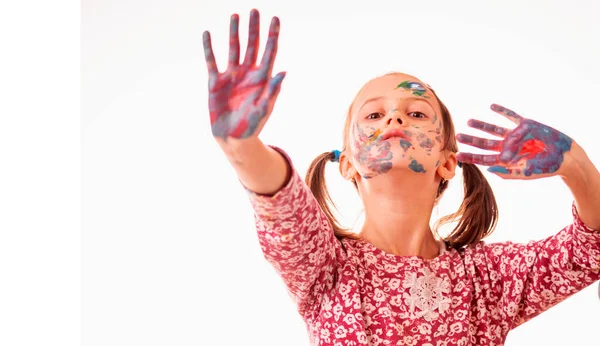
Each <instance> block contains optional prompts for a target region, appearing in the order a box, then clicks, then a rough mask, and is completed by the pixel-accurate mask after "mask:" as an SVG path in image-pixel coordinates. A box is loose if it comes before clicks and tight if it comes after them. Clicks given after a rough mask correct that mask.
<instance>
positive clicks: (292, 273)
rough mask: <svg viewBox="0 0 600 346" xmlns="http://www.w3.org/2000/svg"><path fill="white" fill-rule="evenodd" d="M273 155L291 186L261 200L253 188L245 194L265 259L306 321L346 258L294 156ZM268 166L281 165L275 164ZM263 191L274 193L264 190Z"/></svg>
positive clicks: (282, 153) (250, 179) (280, 153)
mask: <svg viewBox="0 0 600 346" xmlns="http://www.w3.org/2000/svg"><path fill="white" fill-rule="evenodd" d="M269 150H270V151H271V150H272V151H273V152H274V153H275V154H276V155H278V156H279V157H280V158H281V159H282V160H283V163H284V164H285V165H286V166H287V167H288V171H289V179H288V181H287V183H286V184H285V186H283V188H281V189H280V190H278V191H276V192H275V193H274V194H273V195H264V194H258V193H256V192H255V191H251V189H249V188H248V186H246V189H247V192H248V196H249V198H250V202H251V204H252V207H253V208H254V212H255V220H256V228H257V231H258V239H259V243H260V245H261V248H262V251H263V253H264V256H265V258H266V260H267V261H268V262H269V263H270V264H271V265H272V266H273V267H274V268H275V270H276V271H277V272H278V273H279V275H280V276H281V278H282V279H283V281H284V283H285V285H286V286H287V288H288V292H289V293H290V294H291V296H292V297H293V298H294V300H295V302H296V304H297V306H298V310H299V311H300V313H301V314H302V315H305V313H308V312H310V310H312V309H313V308H316V307H318V304H319V303H320V301H321V298H322V296H323V294H325V293H326V292H328V291H329V290H331V288H332V287H333V285H334V277H335V275H334V273H335V271H336V270H337V268H338V267H339V266H340V263H341V262H342V261H344V260H345V258H346V255H345V252H344V251H343V250H342V247H341V243H340V241H339V240H338V239H337V238H336V237H335V235H334V233H333V229H332V227H331V223H330V222H329V220H328V219H327V217H326V216H325V214H324V213H323V211H322V210H321V208H320V206H319V205H318V203H317V200H316V199H315V198H314V196H313V194H312V192H311V191H310V189H309V187H308V186H307V185H306V183H305V182H304V181H303V180H302V178H301V177H300V175H299V174H298V172H297V171H296V169H295V168H294V166H293V164H292V162H291V159H290V158H289V156H288V155H287V154H286V153H285V152H284V151H283V150H281V149H279V148H275V147H269ZM265 163H266V164H270V165H273V166H276V165H277V163H276V162H267V161H265ZM284 173H285V170H280V171H279V172H278V173H277V174H275V176H276V177H277V178H278V179H279V181H283V180H284V178H283V177H284ZM244 174H247V176H248V181H253V182H257V181H260V180H261V179H262V178H256V177H252V176H251V175H250V174H249V172H243V174H242V175H241V176H244ZM272 174H273V173H272ZM240 180H241V179H240ZM274 185H278V184H273V185H272V186H274ZM255 186H259V184H257V185H255ZM260 187H264V186H259V188H260ZM262 191H270V190H269V189H267V188H263V189H262Z"/></svg>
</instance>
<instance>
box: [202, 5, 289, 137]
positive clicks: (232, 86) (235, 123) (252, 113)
mask: <svg viewBox="0 0 600 346" xmlns="http://www.w3.org/2000/svg"><path fill="white" fill-rule="evenodd" d="M238 24H239V16H238V15H237V14H234V15H232V16H231V23H230V32H229V63H228V66H227V70H226V71H225V72H223V73H219V70H218V69H217V64H216V62H215V56H214V53H213V50H212V45H211V40H210V33H209V32H208V31H205V32H204V34H203V43H204V56H205V58H206V64H207V66H208V108H209V112H210V123H211V128H212V133H213V136H215V137H217V138H222V139H223V140H224V141H226V140H227V138H228V137H232V138H238V139H243V138H248V137H250V136H258V134H259V133H260V131H261V129H262V127H263V126H264V124H265V122H266V121H267V119H268V117H269V115H270V114H271V111H272V110H273V106H274V104H275V100H276V98H277V95H278V94H279V90H280V87H281V82H282V80H283V78H284V77H285V73H284V72H280V73H278V74H277V75H276V76H275V77H271V72H272V70H273V62H274V60H275V55H276V53H277V39H278V37H279V19H278V18H277V17H273V19H272V21H271V26H270V28H269V38H268V40H267V45H266V48H265V53H264V54H263V57H262V60H261V62H260V65H258V66H256V58H257V54H258V44H259V33H260V30H259V13H258V11H257V10H252V11H251V12H250V25H249V27H250V28H249V37H248V48H247V49H246V57H245V59H244V62H243V63H242V64H241V65H240V63H239V55H240V41H239V36H238Z"/></svg>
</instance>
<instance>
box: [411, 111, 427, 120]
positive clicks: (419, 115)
mask: <svg viewBox="0 0 600 346" xmlns="http://www.w3.org/2000/svg"><path fill="white" fill-rule="evenodd" d="M408 115H410V116H411V117H413V118H417V119H423V118H426V117H427V115H425V113H421V112H410V113H408Z"/></svg>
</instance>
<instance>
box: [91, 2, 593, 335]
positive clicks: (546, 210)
mask: <svg viewBox="0 0 600 346" xmlns="http://www.w3.org/2000/svg"><path fill="white" fill-rule="evenodd" d="M340 4H342V3H340ZM253 7H255V8H257V9H258V10H259V11H261V38H262V39H261V52H262V49H264V43H265V41H266V34H267V30H268V24H269V21H270V18H271V16H273V15H277V16H279V18H280V19H281V35H280V43H279V51H278V55H277V59H276V64H275V70H274V72H275V73H276V72H278V71H282V70H283V71H287V72H288V74H287V77H286V79H285V80H284V82H283V87H282V91H281V94H280V96H279V99H278V101H277V104H276V107H275V110H274V113H273V115H272V117H271V120H270V122H269V123H268V124H267V126H266V128H265V130H264V131H263V134H262V136H261V137H262V139H263V140H264V141H265V142H266V143H268V144H274V145H277V146H280V147H282V148H284V149H285V150H287V152H288V153H289V154H290V155H291V157H292V159H293V160H294V163H295V165H296V167H297V168H298V169H299V171H300V172H301V174H302V175H304V173H305V172H306V169H307V167H308V165H309V163H310V161H311V160H312V159H313V158H314V157H315V156H316V155H318V154H320V153H322V152H324V151H329V150H333V149H337V148H339V147H340V146H341V138H342V137H341V135H342V133H341V132H342V126H343V120H344V117H345V112H346V110H347V108H348V106H349V104H350V102H351V101H352V98H353V97H354V95H355V93H356V92H357V91H358V89H359V88H360V87H361V85H362V84H363V83H365V82H366V81H367V80H369V79H370V78H372V77H375V76H377V75H379V74H382V73H386V72H389V71H401V72H406V73H410V74H414V75H416V76H417V77H419V78H420V79H422V80H423V81H425V82H426V83H428V84H430V85H431V86H432V87H433V88H434V89H435V90H436V92H437V93H438V95H439V96H440V98H441V99H442V101H443V102H444V103H445V104H446V105H447V106H448V108H449V109H450V111H451V113H452V114H453V117H454V121H455V124H456V127H457V131H458V132H461V131H464V132H468V133H475V132H474V131H471V130H469V129H468V128H467V127H466V122H467V120H468V119H469V118H478V119H481V120H485V121H489V122H494V123H497V124H500V125H504V126H510V124H509V123H507V121H506V120H505V119H502V118H501V117H500V116H498V115H496V114H495V113H493V112H491V111H490V110H489V105H490V104H491V103H499V104H501V105H503V106H506V107H508V108H511V109H513V110H515V111H516V112H518V113H520V114H522V115H523V116H525V117H530V118H533V119H535V120H538V121H540V122H543V123H545V124H547V125H550V126H553V127H556V128H558V129H559V130H561V131H563V132H564V133H566V134H568V135H569V136H571V137H572V138H574V139H575V140H576V141H577V142H579V143H580V144H581V145H582V146H583V148H584V149H585V150H586V151H587V153H588V155H589V156H590V158H591V159H592V160H593V161H594V162H595V163H596V164H597V165H600V146H599V145H598V125H597V124H598V117H599V116H600V110H598V97H597V95H598V94H600V68H599V67H598V61H600V48H599V45H598V37H599V36H598V34H599V32H600V24H599V22H598V19H597V17H598V14H599V13H600V5H599V3H598V2H595V1H592V0H590V1H571V2H568V3H567V2H566V1H528V2H523V1H497V2H495V3H491V2H476V1H473V2H457V1H426V2H417V1H399V0H396V1H386V2H383V1H361V2H358V3H357V4H355V3H352V2H348V1H346V2H343V6H339V7H338V6H333V5H330V4H329V2H327V3H326V2H325V1H302V2H293V3H292V2H289V3H286V2H283V1H279V2H276V1H264V0H256V1H253V2H252V3H251V4H249V3H248V2H247V1H241V0H235V1H234V0H227V1H222V2H217V1H213V2H208V1H186V0H170V1H166V0H165V1H157V0H153V1H139V0H138V1H135V0H119V1H117V0H95V1H91V0H85V1H83V2H82V16H83V17H82V111H83V118H82V125H83V135H84V137H83V151H84V156H83V203H84V204H83V206H84V213H83V227H84V230H83V231H84V233H83V269H84V270H83V318H84V328H83V337H84V342H85V343H84V344H85V346H104V345H111V346H120V345H123V346H131V345H144V346H150V345H178V346H184V345H242V344H244V345H245V344H252V345H259V344H260V345H263V346H267V345H290V346H293V345H298V346H300V345H307V344H308V338H307V336H306V331H305V327H304V324H303V322H302V320H301V319H300V317H299V316H298V315H297V313H296V310H295V307H294V305H293V304H292V302H291V300H290V298H289V297H288V296H287V293H286V290H285V288H284V286H283V283H282V282H281V281H280V279H279V277H278V276H277V275H276V273H275V271H274V270H273V269H272V268H271V267H270V266H269V265H268V264H267V263H266V261H265V260H264V259H263V257H262V253H261V252H260V248H259V245H258V242H257V238H256V233H255V228H254V221H253V216H252V215H253V214H252V209H251V207H250V204H249V203H248V200H247V197H246V195H245V193H244V191H243V189H242V188H241V186H240V184H239V183H238V180H237V178H236V176H235V173H234V171H233V169H231V167H230V166H229V164H228V162H227V161H226V160H225V158H224V156H223V155H222V153H221V152H220V150H219V148H218V146H217V145H216V143H215V142H214V140H213V139H212V138H211V135H210V125H209V118H208V107H207V100H208V97H207V73H206V65H205V62H204V58H203V50H202V31H203V30H206V29H208V30H210V31H211V33H212V39H213V46H214V49H215V54H216V57H217V60H218V62H219V65H220V67H221V68H224V67H225V63H226V60H227V45H228V29H229V16H230V15H231V14H232V13H234V12H235V13H239V14H240V18H241V21H240V34H241V43H242V47H245V42H246V38H247V25H248V15H249V11H250V9H251V8H253ZM242 56H243V51H242ZM259 58H260V56H259ZM460 148H461V149H462V150H465V149H468V148H466V147H464V146H462V147H460ZM486 174H487V173H486ZM487 176H488V179H489V181H490V183H491V185H492V187H493V188H494V190H495V193H496V197H497V200H498V203H499V206H500V222H499V225H498V228H497V230H496V232H495V233H494V234H493V235H492V236H491V237H490V238H489V239H488V241H490V242H491V241H505V240H513V241H527V240H531V239H541V238H544V237H547V236H550V235H551V234H553V233H555V232H557V231H558V230H560V229H561V228H562V227H563V226H565V225H567V224H568V223H569V222H570V221H571V209H570V206H571V202H572V198H571V195H570V192H569V191H568V189H567V188H566V186H565V185H564V184H563V183H562V181H561V180H560V179H559V178H554V179H544V180H536V181H526V182H523V181H503V180H501V179H500V178H498V177H496V176H493V175H491V174H487ZM327 177H328V183H329V186H330V191H331V193H332V195H333V197H334V200H335V201H336V202H337V203H338V205H339V207H340V209H341V211H342V213H343V218H344V221H345V224H346V225H348V226H351V225H352V224H353V223H354V221H355V220H356V218H357V217H358V216H359V212H360V210H361V206H360V201H359V200H358V198H357V197H356V195H355V192H354V190H353V188H352V187H351V186H350V185H349V183H347V182H345V181H344V180H343V179H341V178H340V177H339V176H338V174H337V167H336V166H335V165H334V164H330V165H329V166H328V171H327ZM461 194H462V186H461V182H460V180H459V179H456V180H455V181H454V182H453V183H452V186H451V188H450V190H449V191H448V193H447V194H446V196H445V197H444V199H443V201H442V204H441V205H440V207H439V214H438V215H439V216H441V215H445V214H447V213H449V212H452V211H454V210H455V209H456V208H457V207H458V205H459V202H460V198H461V197H462V196H461ZM596 290H597V286H596V285H593V286H591V287H588V288H587V289H586V290H584V291H582V292H580V293H579V294H577V295H575V296H574V297H572V298H570V299H568V300H567V301H565V302H564V303H562V304H560V305H558V306H556V307H554V308H552V309H550V310H549V311H548V312H546V313H544V314H542V315H541V316H539V317H537V318H535V319H533V320H532V321H530V322H528V323H526V324H525V325H523V326H521V327H519V328H517V329H516V330H514V331H513V332H511V333H510V334H509V337H508V339H507V345H513V346H517V345H534V344H535V345H565V344H571V345H598V343H600V341H599V340H598V334H597V326H598V321H599V320H600V301H599V300H598V297H597V293H596V292H597V291H596Z"/></svg>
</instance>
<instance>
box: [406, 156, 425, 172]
mask: <svg viewBox="0 0 600 346" xmlns="http://www.w3.org/2000/svg"><path fill="white" fill-rule="evenodd" d="M408 168H410V169H412V170H413V171H414V172H417V173H425V169H424V168H423V165H422V164H420V163H418V162H417V160H415V159H414V158H411V161H410V164H409V165H408Z"/></svg>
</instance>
